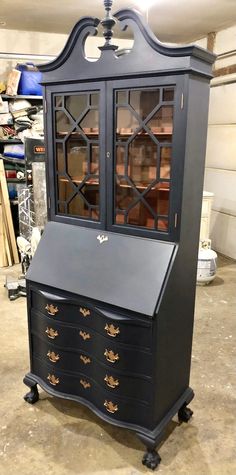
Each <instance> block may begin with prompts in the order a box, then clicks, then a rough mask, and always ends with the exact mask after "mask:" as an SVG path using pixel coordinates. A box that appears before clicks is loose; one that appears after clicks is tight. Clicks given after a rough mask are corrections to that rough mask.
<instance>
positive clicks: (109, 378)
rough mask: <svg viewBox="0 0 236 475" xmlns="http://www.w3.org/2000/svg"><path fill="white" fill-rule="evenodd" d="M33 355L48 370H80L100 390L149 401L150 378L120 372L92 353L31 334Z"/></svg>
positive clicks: (150, 393)
mask: <svg viewBox="0 0 236 475" xmlns="http://www.w3.org/2000/svg"><path fill="white" fill-rule="evenodd" d="M32 349H33V356H36V357H37V358H40V359H41V360H42V361H43V362H45V363H47V364H49V365H50V366H51V371H52V372H54V371H57V370H64V371H68V372H70V373H73V374H76V373H83V374H84V376H88V377H90V378H92V379H94V380H95V381H96V382H97V384H98V385H99V386H100V387H101V389H106V390H108V391H110V392H111V393H112V394H115V395H118V396H126V397H130V398H133V399H137V400H139V401H143V402H146V403H147V404H148V403H149V402H150V399H151V396H152V382H151V378H140V377H138V378H134V377H131V376H127V375H126V373H124V372H123V373H120V372H119V371H117V369H115V367H111V368H107V366H106V365H105V364H103V363H101V362H99V361H98V360H97V359H96V358H95V357H94V356H91V355H90V354H88V353H87V354H86V355H85V354H84V353H83V352H79V351H77V352H75V351H74V352H70V351H64V350H63V349H61V348H60V347H58V346H56V345H55V344H53V343H51V342H47V341H44V340H42V339H41V338H37V337H36V336H34V335H32Z"/></svg>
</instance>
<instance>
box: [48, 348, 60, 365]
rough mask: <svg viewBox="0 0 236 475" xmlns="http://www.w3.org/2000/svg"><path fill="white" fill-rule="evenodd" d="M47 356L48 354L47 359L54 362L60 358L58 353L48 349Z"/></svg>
mask: <svg viewBox="0 0 236 475" xmlns="http://www.w3.org/2000/svg"><path fill="white" fill-rule="evenodd" d="M47 356H48V358H49V360H50V361H52V363H56V362H57V361H58V360H59V359H60V356H59V355H57V354H56V353H54V351H50V350H48V352H47Z"/></svg>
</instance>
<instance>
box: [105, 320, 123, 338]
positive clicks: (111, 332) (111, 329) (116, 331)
mask: <svg viewBox="0 0 236 475" xmlns="http://www.w3.org/2000/svg"><path fill="white" fill-rule="evenodd" d="M104 330H106V332H107V335H109V336H112V337H113V338H115V337H116V336H117V335H119V333H120V329H119V327H117V328H116V327H114V325H113V323H111V324H110V325H109V324H108V323H106V325H105V327H104Z"/></svg>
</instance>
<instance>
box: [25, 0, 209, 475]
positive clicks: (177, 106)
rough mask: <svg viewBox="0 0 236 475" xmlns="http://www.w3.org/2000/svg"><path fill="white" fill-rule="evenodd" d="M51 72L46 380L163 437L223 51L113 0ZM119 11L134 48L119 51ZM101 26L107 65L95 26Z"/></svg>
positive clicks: (189, 327)
mask: <svg viewBox="0 0 236 475" xmlns="http://www.w3.org/2000/svg"><path fill="white" fill-rule="evenodd" d="M104 4H105V9H106V17H105V18H104V20H102V21H101V22H100V21H99V20H98V19H96V18H92V17H84V18H82V19H81V20H80V21H79V22H78V23H77V24H76V26H75V27H74V29H73V31H72V33H71V35H70V37H69V39H68V41H67V44H66V46H65V48H64V50H63V51H62V53H61V54H60V55H59V57H58V58H57V59H55V60H54V61H52V62H51V63H49V64H46V65H43V66H41V67H40V70H41V71H42V73H43V86H44V104H45V126H46V143H47V183H48V218H49V222H48V224H47V225H46V228H45V231H44V234H43V236H42V239H41V241H40V243H39V246H38V249H37V251H36V254H35V256H34V258H33V260H32V263H31V265H30V268H29V271H28V274H27V289H28V318H29V340H30V373H28V374H27V375H26V376H25V378H24V382H25V384H26V385H27V386H29V388H30V392H28V393H27V394H26V396H25V400H26V401H27V402H29V403H32V404H33V403H35V402H36V401H37V400H38V390H37V384H39V385H40V386H41V387H42V388H43V389H45V391H47V392H48V393H49V394H51V395H53V396H58V397H61V398H66V399H72V400H75V401H78V402H79V403H81V404H84V405H86V406H88V407H89V408H90V409H91V410H92V411H94V412H95V413H96V414H97V415H98V416H99V417H101V418H102V419H104V420H105V421H107V422H109V423H111V424H115V425H117V426H121V427H124V428H127V429H132V430H133V431H135V432H136V434H137V435H138V436H139V437H140V439H141V440H142V441H143V442H144V444H145V446H146V447H147V452H146V453H145V455H144V458H143V463H144V464H145V465H147V466H148V467H150V468H152V469H154V468H155V467H156V466H157V465H158V463H159V462H160V457H159V454H158V453H157V452H156V450H155V449H156V446H157V445H158V444H159V442H160V441H161V439H162V438H163V434H164V431H165V429H166V427H167V425H168V423H169V422H170V420H171V419H172V417H173V416H174V415H175V414H178V416H179V420H180V421H185V422H187V421H188V419H189V418H190V417H191V415H192V411H191V410H190V409H189V408H188V407H187V405H188V404H189V402H190V401H191V400H192V398H193V391H192V389H191V388H190V387H189V374H190V361H191V344H192V332H193V315H194V300H195V282H196V265H197V253H198V238H199V225H200V213H201V199H202V188H203V172H204V155H205V142H206V131H207V114H208V96H209V81H210V78H211V70H212V63H213V61H214V56H213V55H212V54H211V53H210V52H208V51H205V50H203V49H201V48H198V47H196V46H183V47H170V46H165V45H163V44H162V43H160V42H159V41H158V40H157V39H156V37H155V36H154V35H153V33H152V32H151V31H150V29H149V27H148V26H147V25H146V24H145V23H144V22H143V20H142V17H141V16H140V15H139V14H138V13H136V12H135V11H133V10H128V9H127V10H121V11H119V12H118V13H116V14H115V15H114V17H112V15H111V13H110V8H111V4H112V2H111V1H110V0H108V1H105V2H104ZM115 21H116V22H117V23H118V24H119V25H120V27H121V29H123V30H125V29H126V28H127V27H130V28H131V29H132V30H133V34H134V45H133V48H132V49H131V50H129V51H125V52H123V54H122V52H119V51H118V52H117V51H116V50H117V47H116V46H114V45H113V43H112V27H113V25H114V23H115ZM99 23H101V24H102V26H103V28H104V37H105V40H104V46H102V47H100V58H99V59H98V60H97V61H91V60H88V59H87V58H86V57H85V52H84V47H85V42H86V39H87V37H88V35H94V34H96V28H97V26H98V25H99Z"/></svg>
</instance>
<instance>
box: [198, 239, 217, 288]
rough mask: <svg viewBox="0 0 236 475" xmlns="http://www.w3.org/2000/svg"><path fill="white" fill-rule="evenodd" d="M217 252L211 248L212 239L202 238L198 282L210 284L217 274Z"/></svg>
mask: <svg viewBox="0 0 236 475" xmlns="http://www.w3.org/2000/svg"><path fill="white" fill-rule="evenodd" d="M216 260H217V254H216V252H215V251H213V250H212V249H211V239H201V240H200V245H199V251H198V265H197V284H198V285H206V284H210V282H212V281H213V280H214V278H215V276H216V268H217V267H216Z"/></svg>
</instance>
